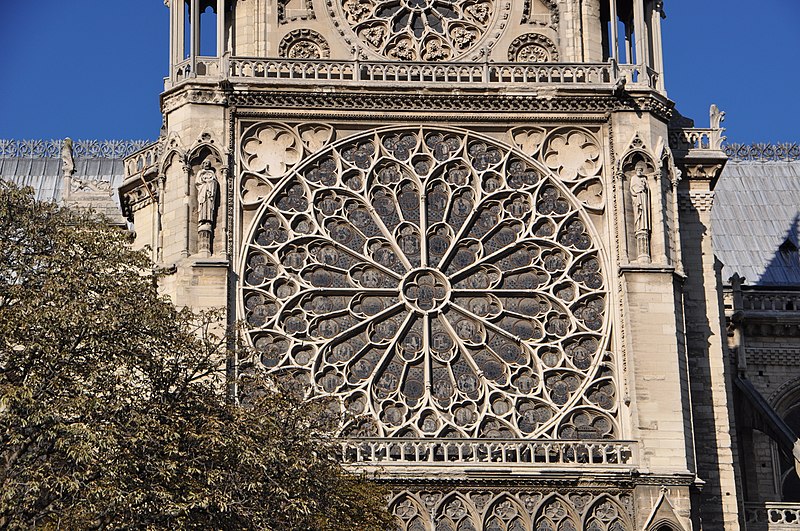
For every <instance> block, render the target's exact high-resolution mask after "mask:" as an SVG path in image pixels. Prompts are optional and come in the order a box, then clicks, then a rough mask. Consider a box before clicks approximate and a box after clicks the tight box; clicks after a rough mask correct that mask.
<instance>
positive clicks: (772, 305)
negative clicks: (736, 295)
mask: <svg viewBox="0 0 800 531" xmlns="http://www.w3.org/2000/svg"><path fill="white" fill-rule="evenodd" d="M742 306H743V308H742V309H743V310H756V311H781V312H786V311H790V312H791V311H800V293H797V294H795V293H787V292H785V291H745V292H743V293H742Z"/></svg>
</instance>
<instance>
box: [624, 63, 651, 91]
mask: <svg viewBox="0 0 800 531" xmlns="http://www.w3.org/2000/svg"><path fill="white" fill-rule="evenodd" d="M617 68H618V70H619V73H618V77H624V78H625V80H626V82H627V83H630V84H632V85H634V86H635V85H644V86H646V87H648V88H651V89H654V90H655V89H658V72H656V71H655V70H653V69H652V68H650V67H649V66H643V65H618V66H617Z"/></svg>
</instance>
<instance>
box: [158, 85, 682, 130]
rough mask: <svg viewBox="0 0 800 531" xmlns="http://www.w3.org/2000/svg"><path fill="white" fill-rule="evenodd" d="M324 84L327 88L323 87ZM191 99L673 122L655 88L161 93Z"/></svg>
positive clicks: (175, 103)
mask: <svg viewBox="0 0 800 531" xmlns="http://www.w3.org/2000/svg"><path fill="white" fill-rule="evenodd" d="M321 89H322V90H321ZM186 104H211V105H225V106H235V107H237V108H240V109H241V110H245V109H264V108H272V109H282V110H289V109H298V110H303V111H305V112H314V111H320V112H321V111H342V112H353V111H366V112H371V113H378V114H380V115H386V114H391V113H396V112H404V113H408V112H426V111H428V112H435V113H447V112H452V113H459V114H461V115H470V116H476V117H477V116H482V115H485V114H486V113H500V114H515V115H518V114H520V113H537V114H538V113H570V114H571V113H575V114H578V113H596V114H601V115H602V114H607V113H612V112H624V111H636V112H652V113H653V114H655V115H656V116H657V117H658V118H659V119H661V120H664V121H668V120H669V118H670V116H671V114H672V108H673V104H672V102H671V101H669V100H668V99H666V98H664V97H663V96H661V95H659V94H658V93H656V92H653V91H637V92H632V93H631V94H629V95H628V96H627V97H625V98H623V99H619V98H616V97H614V96H613V95H612V94H611V93H610V92H608V93H606V92H598V91H586V90H585V89H583V90H578V91H573V90H563V89H561V90H559V89H555V90H554V89H551V88H548V87H545V88H541V89H540V90H538V91H536V90H531V91H526V92H508V91H502V92H501V91H482V92H481V93H475V92H470V91H469V88H468V86H467V87H465V88H463V89H460V88H458V87H456V88H453V89H449V90H447V91H435V92H434V91H424V92H423V91H417V92H408V91H401V90H398V91H396V92H390V91H385V90H384V91H370V90H365V89H359V88H346V89H345V88H339V87H337V89H336V90H335V91H334V90H333V89H329V90H324V88H323V87H315V88H314V89H311V90H309V89H302V88H297V87H286V88H285V89H280V90H274V89H269V90H263V89H262V90H259V89H256V88H251V87H242V85H236V86H234V85H231V84H229V83H228V82H220V83H215V84H209V83H199V82H198V83H191V84H182V85H179V86H177V87H175V88H173V89H171V90H169V91H167V92H165V93H164V94H162V96H161V105H162V110H163V111H164V112H165V113H168V112H171V111H173V110H175V109H177V108H179V107H181V106H182V105H186Z"/></svg>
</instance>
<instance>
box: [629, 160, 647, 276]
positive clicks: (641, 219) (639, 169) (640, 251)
mask: <svg viewBox="0 0 800 531" xmlns="http://www.w3.org/2000/svg"><path fill="white" fill-rule="evenodd" d="M645 168H646V164H645V163H644V162H639V163H638V164H637V165H636V169H635V171H634V174H633V176H632V177H631V202H632V204H633V219H634V222H633V224H634V231H635V234H636V251H637V255H638V260H639V261H640V262H649V261H650V229H651V223H650V217H651V213H650V189H649V186H648V184H647V175H646V174H645Z"/></svg>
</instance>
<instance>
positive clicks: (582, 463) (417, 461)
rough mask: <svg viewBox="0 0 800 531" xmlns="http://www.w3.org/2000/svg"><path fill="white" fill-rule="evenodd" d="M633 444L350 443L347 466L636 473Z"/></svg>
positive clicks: (345, 445) (346, 443) (347, 443)
mask: <svg viewBox="0 0 800 531" xmlns="http://www.w3.org/2000/svg"><path fill="white" fill-rule="evenodd" d="M635 444H636V443H635V442H632V441H610V440H609V441H606V440H602V441H562V440H559V441H554V440H537V441H530V440H520V439H410V438H408V439H407V438H400V439H397V438H395V439H378V438H374V439H369V438H367V439H351V440H346V441H343V442H342V443H341V445H342V457H343V461H344V462H345V463H348V464H354V465H380V466H382V467H387V466H394V465H396V466H415V465H416V466H456V467H457V466H464V465H471V466H474V465H476V464H481V465H485V466H490V467H491V466H508V465H514V466H515V467H524V468H531V467H543V468H552V467H562V468H574V467H579V468H580V467H593V468H597V467H600V468H603V467H606V468H615V469H616V468H632V467H633V465H634V460H635V457H634V456H635V452H634V449H635Z"/></svg>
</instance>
